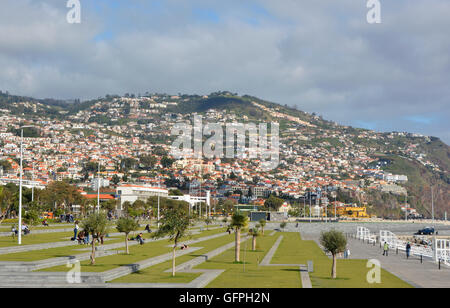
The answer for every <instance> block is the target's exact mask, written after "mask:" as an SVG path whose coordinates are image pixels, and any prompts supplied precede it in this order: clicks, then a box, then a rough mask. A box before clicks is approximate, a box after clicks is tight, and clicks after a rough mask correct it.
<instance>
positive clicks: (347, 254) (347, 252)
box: [344, 247, 350, 259]
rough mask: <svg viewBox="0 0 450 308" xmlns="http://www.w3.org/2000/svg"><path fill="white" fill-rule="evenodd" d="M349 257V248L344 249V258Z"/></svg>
mask: <svg viewBox="0 0 450 308" xmlns="http://www.w3.org/2000/svg"><path fill="white" fill-rule="evenodd" d="M349 257H350V248H348V247H347V248H346V249H345V251H344V258H345V259H348V258H349Z"/></svg>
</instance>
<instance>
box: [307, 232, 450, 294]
mask: <svg viewBox="0 0 450 308" xmlns="http://www.w3.org/2000/svg"><path fill="white" fill-rule="evenodd" d="M302 238H303V239H305V240H314V241H316V242H317V243H318V242H319V235H318V234H314V235H313V234H305V235H303V234H302ZM319 246H320V245H319ZM348 246H349V248H350V258H351V259H376V260H378V261H380V264H381V267H382V268H383V269H385V270H387V271H388V272H390V273H392V274H394V275H396V276H397V277H399V278H400V279H402V280H404V281H406V282H407V283H409V284H411V285H412V286H414V287H416V288H449V287H450V268H449V267H447V266H445V265H441V269H440V270H439V268H438V264H436V263H435V262H433V261H432V260H431V259H430V258H424V259H423V263H420V257H417V256H410V258H409V259H406V255H405V252H403V251H399V252H398V255H397V254H396V251H395V250H390V251H389V256H387V257H386V256H383V255H382V254H383V251H382V249H381V248H380V245H379V244H376V245H375V246H373V244H367V243H363V242H362V241H360V240H357V239H354V238H348ZM381 279H383V277H381Z"/></svg>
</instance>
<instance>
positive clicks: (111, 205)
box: [100, 199, 118, 212]
mask: <svg viewBox="0 0 450 308" xmlns="http://www.w3.org/2000/svg"><path fill="white" fill-rule="evenodd" d="M117 202H118V201H117V200H115V199H114V200H108V201H106V202H102V203H100V206H101V208H102V209H105V210H107V211H108V212H114V211H115V210H116V208H117Z"/></svg>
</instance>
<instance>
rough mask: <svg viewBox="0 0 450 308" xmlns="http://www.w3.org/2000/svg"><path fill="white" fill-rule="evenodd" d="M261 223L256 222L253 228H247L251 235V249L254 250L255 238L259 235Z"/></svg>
mask: <svg viewBox="0 0 450 308" xmlns="http://www.w3.org/2000/svg"><path fill="white" fill-rule="evenodd" d="M260 227H261V225H259V224H257V225H256V226H255V227H254V228H252V229H250V230H248V233H249V234H250V235H251V236H252V250H253V251H255V250H256V238H257V237H258V236H261V234H262V233H261V230H260Z"/></svg>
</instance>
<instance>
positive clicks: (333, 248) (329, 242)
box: [320, 230, 347, 279]
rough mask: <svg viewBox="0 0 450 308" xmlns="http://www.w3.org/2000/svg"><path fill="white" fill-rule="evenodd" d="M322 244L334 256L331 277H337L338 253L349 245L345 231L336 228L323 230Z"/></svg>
mask: <svg viewBox="0 0 450 308" xmlns="http://www.w3.org/2000/svg"><path fill="white" fill-rule="evenodd" d="M320 244H321V245H322V246H323V247H324V248H325V251H327V252H329V253H331V255H332V256H333V264H332V267H331V277H332V278H333V279H334V278H336V255H337V254H338V253H341V252H343V251H344V250H345V247H346V246H347V239H346V238H345V235H344V233H342V232H340V231H336V230H331V231H328V232H322V234H321V235H320Z"/></svg>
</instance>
